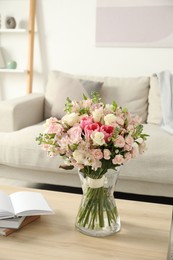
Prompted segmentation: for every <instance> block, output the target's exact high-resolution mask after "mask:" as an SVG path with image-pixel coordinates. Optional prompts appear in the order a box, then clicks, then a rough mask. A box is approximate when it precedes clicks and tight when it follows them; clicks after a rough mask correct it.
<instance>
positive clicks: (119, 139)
mask: <svg viewBox="0 0 173 260" xmlns="http://www.w3.org/2000/svg"><path fill="white" fill-rule="evenodd" d="M114 144H115V145H116V146H117V147H119V148H122V147H124V145H125V140H124V137H122V136H121V135H119V136H118V137H117V138H116V140H115V142H114Z"/></svg>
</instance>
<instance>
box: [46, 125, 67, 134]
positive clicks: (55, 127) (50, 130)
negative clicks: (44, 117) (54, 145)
mask: <svg viewBox="0 0 173 260" xmlns="http://www.w3.org/2000/svg"><path fill="white" fill-rule="evenodd" d="M46 132H47V133H48V134H52V133H55V134H56V135H60V134H61V133H62V132H63V127H62V125H60V124H57V123H54V124H51V125H49V127H48V128H47V131H46Z"/></svg>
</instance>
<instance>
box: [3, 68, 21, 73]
mask: <svg viewBox="0 0 173 260" xmlns="http://www.w3.org/2000/svg"><path fill="white" fill-rule="evenodd" d="M0 72H2V73H24V72H26V70H22V69H20V70H18V69H0Z"/></svg>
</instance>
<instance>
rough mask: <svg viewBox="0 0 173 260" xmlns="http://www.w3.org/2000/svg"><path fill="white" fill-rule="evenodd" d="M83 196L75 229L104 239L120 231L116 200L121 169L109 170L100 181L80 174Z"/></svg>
mask: <svg viewBox="0 0 173 260" xmlns="http://www.w3.org/2000/svg"><path fill="white" fill-rule="evenodd" d="M78 173H79V177H80V180H81V184H82V190H83V196H82V200H81V204H80V207H79V210H78V214H77V217H76V223H75V227H76V229H77V230H79V231H80V232H82V233H84V234H86V235H89V236H94V237H104V236H109V235H111V234H114V233H116V232H118V231H119V230H120V227H121V224H120V217H119V215H118V210H117V207H116V201H115V199H114V195H113V193H114V191H115V184H116V182H117V178H118V174H119V168H117V169H116V170H112V169H111V170H108V171H107V172H106V174H104V175H103V176H102V178H100V179H92V178H89V177H88V176H85V175H84V174H83V173H82V172H80V171H79V172H78Z"/></svg>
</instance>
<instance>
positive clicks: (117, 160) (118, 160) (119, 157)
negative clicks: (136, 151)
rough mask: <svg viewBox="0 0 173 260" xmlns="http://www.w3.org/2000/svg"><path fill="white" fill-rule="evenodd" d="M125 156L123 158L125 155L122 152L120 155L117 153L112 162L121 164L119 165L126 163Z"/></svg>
mask: <svg viewBox="0 0 173 260" xmlns="http://www.w3.org/2000/svg"><path fill="white" fill-rule="evenodd" d="M124 161H125V160H124V158H123V156H122V155H121V154H118V155H116V156H115V157H114V159H113V160H112V163H113V164H119V165H121V164H123V163H124Z"/></svg>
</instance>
